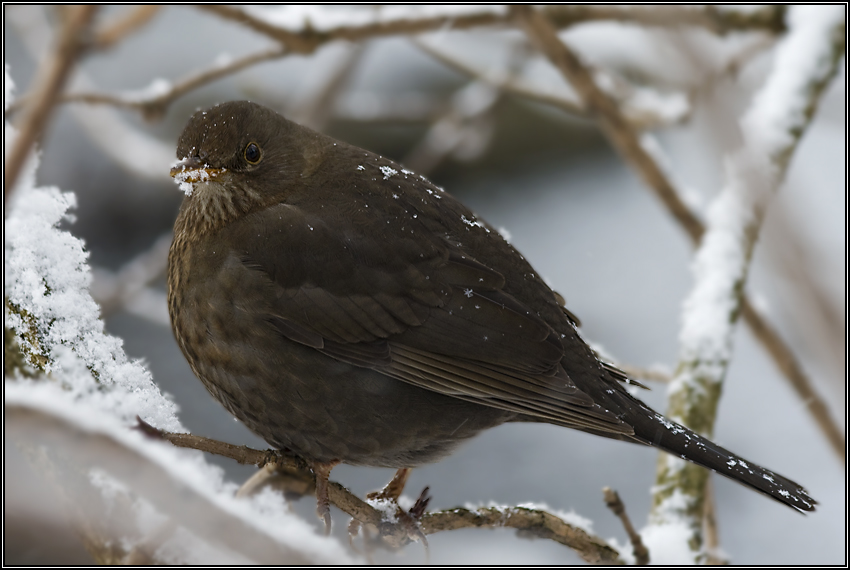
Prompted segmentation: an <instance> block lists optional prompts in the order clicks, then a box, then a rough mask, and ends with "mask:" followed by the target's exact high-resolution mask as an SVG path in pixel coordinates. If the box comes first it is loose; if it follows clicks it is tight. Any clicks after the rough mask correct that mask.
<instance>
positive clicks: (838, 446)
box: [515, 7, 846, 461]
mask: <svg viewBox="0 0 850 570" xmlns="http://www.w3.org/2000/svg"><path fill="white" fill-rule="evenodd" d="M515 12H516V13H517V14H518V15H519V16H520V18H521V19H522V21H523V22H524V23H525V24H526V26H527V27H528V28H529V32H530V36H532V37H533V38H536V39H538V40H539V41H540V42H541V44H542V46H541V47H542V49H543V51H544V53H545V54H546V55H547V56H549V57H550V59H552V61H553V63H554V64H555V65H556V67H557V68H558V69H559V70H560V71H561V72H562V73H563V74H564V76H565V78H566V79H567V80H568V81H569V82H570V83H571V84H572V85H573V87H574V88H575V89H576V91H577V92H579V94H580V95H581V97H582V99H583V100H586V101H587V104H588V108H589V109H590V110H591V111H592V112H593V113H595V114H596V115H597V116H598V117H599V122H600V126H601V127H602V128H603V131H604V132H605V133H606V135H608V137H609V140H610V141H611V144H612V145H613V146H614V147H615V148H616V149H617V150H618V151H619V153H620V155H621V156H622V157H623V158H624V159H625V160H626V162H627V163H628V164H630V165H631V166H632V168H633V169H634V170H636V171H637V173H638V174H639V175H640V176H641V177H642V178H643V179H644V181H645V182H646V183H647V185H648V186H649V188H650V189H652V190H653V191H654V192H655V194H656V196H658V197H659V198H660V199H661V201H662V203H663V204H664V205H665V206H666V207H667V209H668V210H669V211H670V213H671V215H672V216H673V217H674V219H675V220H676V221H677V222H678V223H679V225H680V226H682V228H683V229H684V230H685V232H686V233H687V235H688V237H690V239H691V242H692V243H693V244H694V245H697V244H699V242H700V240H701V238H702V235H703V234H704V233H705V226H704V224H703V222H702V221H701V220H700V219H699V218H698V217H697V216H696V214H694V213H693V212H692V211H691V210H690V208H688V207H687V206H686V205H685V203H684V202H683V201H682V200H681V198H680V197H679V196H680V193H679V192H678V191H677V190H676V188H675V187H674V186H673V184H672V182H671V181H670V180H669V179H668V177H667V176H666V174H665V173H664V172H663V170H662V169H661V168H660V167H659V166H658V164H657V162H656V161H655V159H654V158H653V157H652V155H651V153H649V152H647V150H646V149H645V148H644V147H643V145H641V143H640V139H639V137H638V135H637V133H635V132H634V131H633V130H632V129H631V127H630V125H629V124H628V122H627V121H625V120H624V119H623V117H622V114H621V113H620V111H619V109H618V108H617V105H616V104H615V103H614V102H613V101H612V100H611V98H610V97H609V96H608V95H607V94H606V93H604V92H603V91H602V90H601V89H600V88H599V87H598V86H596V85H595V83H594V81H593V78H592V75H591V73H590V72H589V71H588V70H587V69H586V67H585V66H584V65H583V64H582V63H581V62H580V61H579V60H578V58H577V57H576V56H575V55H574V54H573V53H572V51H571V50H570V49H569V48H568V47H567V46H566V45H565V44H564V43H563V42H561V41H560V39H559V38H558V37H557V35H556V34H555V31H554V28H553V27H552V25H551V24H549V23H548V22H547V21H546V20H545V18H544V17H543V16H542V15H541V14H540V13H538V12H537V11H536V10H533V9H531V8H529V7H517V8H515ZM741 314H742V315H743V317H744V319H745V321H746V322H747V324H748V325H749V326H750V328H751V330H752V331H753V333H754V334H755V336H756V338H758V340H759V341H760V342H761V343H762V345H763V346H764V347H765V348H766V349H767V351H768V353H769V354H770V355H771V356H772V357H773V359H774V362H775V363H776V365H777V366H778V367H779V369H780V370H781V371H782V373H783V375H784V376H785V377H786V378H787V379H788V380H789V381H790V382H791V385H792V386H793V387H794V389H795V390H796V391H797V393H798V395H799V396H800V397H801V399H802V400H803V401H804V402H805V403H806V404H807V407H808V409H809V411H810V413H811V414H812V416H813V417H814V419H815V421H816V423H817V425H818V426H819V427H820V428H821V430H822V431H823V433H824V435H825V436H826V438H827V440H828V441H829V443H830V444H831V446H832V448H833V450H834V451H835V453H836V455H838V457H840V458H841V460H842V461H844V458H845V457H846V452H845V443H844V442H845V440H844V435H843V433H842V430H841V429H840V427H839V426H838V424H837V423H836V422H835V420H834V419H833V418H832V416H831V415H830V414H829V411H828V410H829V408H828V407H827V406H826V404H825V403H824V401H823V399H822V398H821V397H820V396H819V395H818V394H817V392H816V391H815V389H814V387H813V385H812V382H811V380H810V379H809V378H808V377H807V376H806V374H805V372H803V369H802V366H801V365H800V363H799V361H798V360H797V358H796V356H794V353H793V350H792V349H791V347H790V346H789V345H788V344H787V343H786V342H785V341H784V340H783V339H782V337H781V336H780V335H779V333H778V331H776V329H775V328H774V327H773V326H772V325H771V324H770V323H769V322H768V321H767V319H766V318H765V317H764V316H763V315H761V313H759V312H758V311H757V310H756V309H755V307H753V306H752V303H751V302H750V301H749V299H748V298H747V296H746V295H745V296H744V298H743V300H742V303H741Z"/></svg>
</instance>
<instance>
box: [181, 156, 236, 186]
mask: <svg viewBox="0 0 850 570" xmlns="http://www.w3.org/2000/svg"><path fill="white" fill-rule="evenodd" d="M224 172H227V169H225V168H212V167H211V166H209V165H208V164H205V163H204V162H203V161H202V160H201V159H200V158H199V157H197V156H190V157H187V158H184V159H183V160H181V161H179V162H177V163H176V164H174V165H173V166H172V167H171V177H172V178H174V179H175V180H176V181H177V182H206V181H207V180H212V179H214V178H215V177H217V176H219V175H220V174H222V173H224Z"/></svg>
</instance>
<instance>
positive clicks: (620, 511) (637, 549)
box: [602, 487, 649, 566]
mask: <svg viewBox="0 0 850 570" xmlns="http://www.w3.org/2000/svg"><path fill="white" fill-rule="evenodd" d="M602 496H603V497H604V498H605V505H606V506H607V507H608V508H609V509H611V512H612V513H614V516H616V517H617V518H619V519H620V522H622V523H623V528H624V529H625V531H626V534H627V535H628V537H629V540H630V541H631V543H632V550H633V552H634V555H635V562H636V564H637V565H638V566H647V565H648V564H649V550H647V549H646V546H645V545H644V544H643V541H642V540H641V539H640V535H639V534H638V533H637V531H635V527H634V526H632V521H631V520H630V519H629V515H628V513H626V505H624V504H623V501H622V499H620V494H619V493H617V491H615V490H613V489H612V488H611V487H604V488H603V489H602Z"/></svg>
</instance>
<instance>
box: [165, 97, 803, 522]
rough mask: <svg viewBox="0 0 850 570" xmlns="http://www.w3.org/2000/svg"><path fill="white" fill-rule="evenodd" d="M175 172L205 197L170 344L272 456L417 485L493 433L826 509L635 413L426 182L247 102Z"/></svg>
mask: <svg viewBox="0 0 850 570" xmlns="http://www.w3.org/2000/svg"><path fill="white" fill-rule="evenodd" d="M251 145H254V146H253V147H252V146H251ZM177 156H178V158H179V159H181V160H182V162H181V163H180V164H179V165H178V166H177V167H175V169H174V170H173V171H172V174H173V175H175V176H176V177H177V178H178V179H182V180H183V184H186V185H190V186H191V187H192V193H191V195H190V196H187V197H186V199H185V200H184V202H183V205H182V207H181V209H180V213H179V215H178V218H177V221H176V223H175V228H174V244H173V245H172V248H171V252H170V255H169V269H168V305H169V312H170V314H171V319H172V325H173V330H174V334H175V336H176V338H177V341H178V344H179V345H180V348H181V350H182V351H183V353H184V354H185V355H186V358H187V359H188V360H189V363H190V365H191V366H192V370H193V371H194V373H195V374H196V375H197V376H198V377H199V378H200V379H201V381H202V382H203V383H204V385H205V386H206V387H207V389H208V390H209V391H210V392H211V393H212V394H213V396H215V397H216V398H217V399H218V400H219V401H220V402H222V404H224V406H225V407H226V408H227V409H228V410H229V411H230V412H231V413H233V414H234V415H235V416H236V417H238V418H239V419H240V420H241V421H242V422H244V423H245V425H247V426H248V427H249V428H250V429H252V430H253V431H255V432H256V433H257V434H259V435H260V436H261V437H263V438H264V439H266V441H268V442H269V443H270V444H272V445H274V446H277V447H286V448H289V449H292V450H294V451H296V452H298V453H300V454H302V455H303V456H304V457H305V458H307V459H309V460H310V461H313V462H314V464H317V465H318V464H321V465H328V464H333V462H335V461H342V462H345V463H350V464H357V465H373V466H384V467H398V468H401V467H415V466H417V465H421V464H423V463H427V462H431V461H435V460H437V459H439V458H440V457H442V456H444V455H445V454H446V453H448V452H450V451H451V450H452V448H453V447H454V446H455V445H456V444H457V443H459V442H461V441H463V440H464V439H467V438H469V437H471V436H474V435H475V434H476V433H478V432H480V431H481V430H483V429H487V428H489V427H493V426H495V425H498V424H501V423H504V422H509V421H534V422H546V423H552V424H556V425H561V426H565V427H571V428H575V429H580V430H583V431H587V432H590V433H594V434H597V435H602V436H605V437H612V438H617V439H624V440H627V441H633V442H640V443H644V444H648V445H653V446H656V447H659V448H661V449H664V450H666V451H669V452H671V453H674V454H676V455H680V456H683V457H685V458H686V459H689V460H691V461H694V462H696V463H698V464H700V465H703V466H705V467H708V468H711V469H714V470H716V471H718V472H720V473H722V474H723V475H726V476H728V477H731V478H733V479H736V480H738V481H741V482H743V483H745V484H747V485H749V486H750V487H753V488H755V489H757V490H759V491H761V492H763V493H766V494H768V495H769V496H771V497H773V498H775V499H777V500H779V501H781V502H783V503H785V504H788V505H790V506H792V507H795V508H797V509H801V510H811V509H813V508H814V507H813V505H814V501H813V500H812V499H811V498H809V497H808V495H807V494H806V492H805V490H804V489H802V488H801V487H800V486H799V485H797V484H796V483H794V482H792V481H790V480H788V479H785V478H783V477H781V476H779V475H776V474H774V473H772V472H769V471H767V470H763V469H761V468H759V467H756V466H754V465H753V464H751V463H749V462H747V463H745V464H744V465H746V466H747V467H746V468H743V467H741V466H740V464H738V459H739V458H737V457H736V456H734V455H733V454H731V453H729V452H728V451H726V450H724V449H722V448H720V447H718V446H716V445H714V444H713V443H711V442H710V441H708V440H706V439H704V438H701V437H699V436H697V435H696V434H694V433H693V432H691V431H689V430H687V429H685V428H683V427H681V426H678V425H676V424H673V423H672V422H669V421H668V420H666V419H665V418H663V417H662V416H660V415H659V414H656V413H655V412H653V411H652V410H650V409H649V408H647V407H646V406H645V405H644V404H642V403H641V402H640V401H639V400H636V399H635V398H633V397H632V396H630V395H629V394H628V392H626V391H625V390H624V389H623V387H622V385H621V382H620V379H622V376H621V375H620V374H618V373H617V372H616V371H613V370H611V369H610V368H609V367H608V366H606V365H604V364H602V363H601V362H600V361H599V360H598V359H597V358H596V356H595V355H594V353H593V351H592V350H590V348H589V347H588V346H587V345H586V344H585V343H584V341H582V339H581V338H580V337H579V335H578V333H577V331H576V328H575V323H574V318H573V317H572V315H571V314H570V313H569V312H568V311H567V310H566V309H565V308H564V306H563V300H562V299H561V298H560V296H559V295H557V294H556V293H554V292H553V291H552V290H551V289H550V288H549V287H548V286H546V284H545V283H544V282H543V281H542V280H541V279H540V277H539V276H538V275H537V273H536V272H535V271H534V269H533V268H532V267H531V266H530V265H529V264H528V263H527V262H526V261H525V259H524V258H523V257H522V255H520V254H519V253H518V252H517V251H516V250H515V249H514V248H513V247H512V246H511V245H510V244H509V243H507V242H506V241H505V240H504V239H503V238H502V236H501V235H499V233H498V232H496V231H495V230H493V229H492V228H491V227H490V226H488V225H487V224H486V223H485V222H483V221H482V220H480V219H478V218H476V217H475V216H474V214H473V213H472V212H470V211H469V210H468V209H467V208H465V207H464V206H463V205H462V204H461V203H460V202H458V201H457V200H455V199H454V198H452V197H451V196H450V195H449V194H447V193H445V192H443V191H442V190H441V189H439V188H437V187H436V186H434V185H433V184H431V183H430V182H429V181H427V180H426V179H424V178H423V177H420V176H418V175H416V174H414V173H412V172H410V171H407V170H405V169H403V168H402V167H401V166H399V165H398V164H396V163H394V162H392V161H390V160H387V159H385V158H382V157H380V156H378V155H375V154H373V153H371V152H368V151H365V150H363V149H360V148H356V147H353V146H351V145H348V144H345V143H342V142H339V141H335V140H333V139H331V138H329V137H326V136H323V135H321V134H318V133H315V132H313V131H310V130H309V129H306V128H304V127H301V126H299V125H297V124H295V123H292V122H290V121H287V120H286V119H284V118H283V117H282V116H280V115H278V114H277V113H274V112H273V111H271V110H269V109H266V108H264V107H261V106H259V105H255V104H252V103H248V102H233V103H225V104H222V105H219V106H217V107H213V108H212V109H209V110H207V111H203V112H198V113H196V114H195V115H194V116H193V117H192V118H191V119H190V121H189V123H188V125H187V126H186V129H185V130H184V132H183V134H182V135H181V137H180V140H179V142H178V148H177ZM254 159H257V160H254ZM252 162H254V164H252Z"/></svg>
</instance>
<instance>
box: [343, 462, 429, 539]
mask: <svg viewBox="0 0 850 570" xmlns="http://www.w3.org/2000/svg"><path fill="white" fill-rule="evenodd" d="M408 477H410V469H409V468H404V469H399V470H398V471H396V474H395V476H394V477H393V478H392V480H391V481H390V482H389V483H387V485H386V487H384V488H383V489H381V490H380V491H376V492H373V493H369V494H368V495H366V501H367V502H368V503H369V504H370V505H372V506H373V507H375V508H376V509H378V510H381V511H383V512H384V513H385V516H386V519H387V520H388V522H390V523H391V524H393V525H394V526H396V527H397V528H401V529H403V531H404V532H403V533H402V534H403V540H402V542H401V543H399V544H396V545H394V546H401V544H402V543H403V542H405V541H407V540H415V541H417V542H421V543H422V544H423V546H424V547H425V552H426V555H427V554H428V539H427V538H426V537H425V533H424V532H422V528H421V527H420V525H419V519H421V518H422V515H424V514H425V511H426V509H427V508H428V502H429V501H430V500H431V497H429V496H428V487H425V489H423V490H422V493H420V495H419V498H417V499H416V502H415V503H414V504H413V506H412V507H411V508H410V509H408V510H405V509H403V508H402V507H401V505H399V503H398V500H399V497H401V493H402V491H404V486H405V483H407V479H408ZM358 529H359V526H354V527H351V526H350V527H349V531H350V533H351V532H352V531H353V533H356V532H357V530H358ZM364 531H365V528H364ZM364 538H365V537H364ZM392 542H395V541H392Z"/></svg>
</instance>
